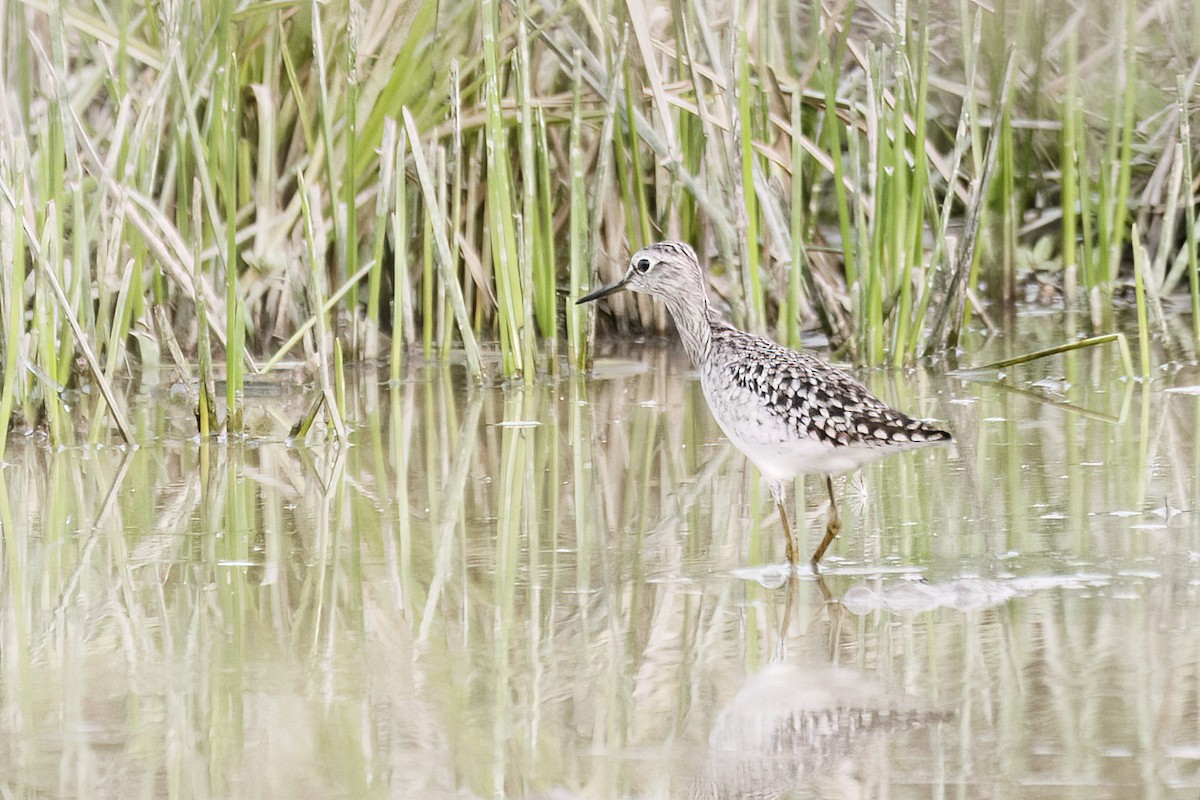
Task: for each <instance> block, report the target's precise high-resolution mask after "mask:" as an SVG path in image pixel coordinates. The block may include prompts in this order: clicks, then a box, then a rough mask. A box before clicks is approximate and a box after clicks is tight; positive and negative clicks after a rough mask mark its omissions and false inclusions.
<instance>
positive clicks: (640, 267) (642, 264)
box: [633, 258, 650, 272]
mask: <svg viewBox="0 0 1200 800" xmlns="http://www.w3.org/2000/svg"><path fill="white" fill-rule="evenodd" d="M633 268H634V269H636V270H637V271H638V272H646V271H647V270H648V269H650V259H648V258H639V259H638V262H637V263H636V264H634V265H633Z"/></svg>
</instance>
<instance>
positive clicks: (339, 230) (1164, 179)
mask: <svg viewBox="0 0 1200 800" xmlns="http://www.w3.org/2000/svg"><path fill="white" fill-rule="evenodd" d="M3 14H4V20H3V23H4V24H3V26H2V28H0V45H2V48H3V49H2V52H3V53H4V55H3V59H2V61H0V70H2V78H3V80H2V87H0V89H2V91H3V97H2V102H0V303H2V304H3V311H4V320H5V321H4V325H3V326H0V330H2V336H3V339H2V341H3V347H4V353H3V360H2V363H3V364H4V369H5V372H4V385H3V394H2V395H0V425H4V426H5V427H6V429H7V428H13V427H15V428H16V429H28V428H32V427H36V426H44V427H45V428H46V429H47V430H48V431H49V433H50V435H51V437H52V438H53V439H54V440H55V441H56V442H58V443H61V444H71V443H73V442H76V441H78V440H79V438H80V436H81V434H80V433H79V432H78V431H77V430H76V429H75V427H74V426H72V425H71V424H68V422H67V420H66V417H65V416H64V414H65V412H66V410H67V409H68V408H75V407H76V405H77V401H80V402H82V405H83V406H84V407H85V408H86V410H87V411H88V413H89V415H90V417H91V419H92V423H93V424H92V428H91V430H90V432H88V433H86V434H83V435H84V436H87V437H89V438H92V439H95V438H97V437H99V436H100V435H102V434H104V433H105V426H107V427H110V428H112V429H114V432H115V433H116V434H117V435H120V434H121V432H122V429H123V427H124V426H123V424H122V414H123V412H126V411H127V410H128V409H123V408H121V406H120V400H119V398H118V397H117V396H116V394H115V393H114V392H112V391H111V386H112V383H113V382H114V381H115V380H117V379H118V378H120V377H121V376H124V375H128V374H130V373H131V372H132V371H133V370H134V369H135V368H137V367H138V366H139V365H145V364H148V363H151V364H159V363H165V364H171V365H174V366H176V367H177V368H178V369H179V370H180V371H181V372H182V373H183V374H184V376H185V377H186V382H188V383H189V384H191V383H192V381H193V380H195V379H196V377H197V376H196V375H195V372H196V369H195V367H194V366H193V364H194V362H198V363H199V365H200V370H199V373H200V374H199V376H198V377H199V378H200V384H199V385H200V386H201V387H202V388H201V390H200V391H199V392H198V395H197V402H198V403H199V405H200V408H201V411H200V417H201V420H202V422H201V424H200V427H201V429H203V430H208V431H211V430H213V429H214V427H216V428H220V427H223V428H224V429H225V430H227V431H229V432H231V433H232V432H236V431H238V430H239V429H240V422H239V419H240V407H241V405H242V403H243V400H242V397H243V391H244V386H245V382H246V380H247V379H250V378H253V377H254V376H256V375H259V374H260V373H263V372H270V371H271V370H273V369H276V368H277V367H278V366H279V365H280V364H294V363H296V362H297V361H299V362H307V363H308V364H309V365H310V366H311V368H312V369H313V371H314V372H315V373H317V374H319V375H320V376H321V377H320V380H321V385H322V387H323V393H324V395H325V406H326V410H327V411H329V412H330V413H331V414H333V416H334V417H337V410H336V405H337V398H336V396H335V395H336V392H335V391H334V387H335V386H336V385H337V383H338V381H339V380H340V378H339V376H337V375H334V374H333V373H334V372H336V371H338V369H339V365H341V364H342V363H343V359H344V360H346V361H355V360H361V359H374V358H377V357H380V356H381V355H387V356H389V357H390V358H391V360H392V363H393V364H394V365H398V364H399V362H400V361H401V360H403V359H404V358H407V357H414V356H416V357H424V358H441V359H458V358H461V359H463V360H465V363H466V365H467V367H468V369H469V370H470V372H472V373H473V374H475V375H476V376H480V377H481V376H483V375H484V373H485V372H489V373H490V372H496V373H499V374H501V375H502V376H504V377H512V376H518V375H520V376H523V377H524V378H525V379H526V380H528V379H532V378H533V377H535V376H537V375H538V374H540V373H543V372H550V371H555V370H558V369H560V368H563V367H566V366H573V367H579V366H583V365H585V364H586V363H587V361H588V358H589V349H588V340H589V337H590V335H591V333H592V332H594V324H595V321H594V318H592V317H588V316H587V313H588V312H586V311H585V310H576V309H574V308H572V307H571V306H570V304H569V303H567V302H565V301H566V297H565V296H566V295H575V294H577V293H578V292H580V291H583V290H585V289H586V288H587V287H589V286H590V285H592V284H593V283H594V282H596V281H603V280H610V279H612V278H614V277H616V275H617V274H618V273H620V272H621V271H622V269H623V267H624V263H625V258H626V257H627V255H628V253H629V252H630V251H631V250H633V249H635V248H637V247H639V246H641V245H644V244H645V243H647V242H648V241H650V240H654V239H658V238H664V237H678V238H684V239H687V240H688V241H690V242H692V243H693V244H694V245H695V246H696V247H697V249H698V250H699V251H700V252H701V254H702V257H703V259H704V261H705V263H706V264H707V265H708V266H709V267H710V268H711V273H712V276H713V277H712V288H713V290H714V292H715V294H716V295H718V296H719V297H720V299H721V302H722V304H723V305H725V306H727V308H728V310H729V313H730V315H731V316H732V317H733V318H734V320H735V321H736V322H738V323H740V324H743V325H747V326H749V327H751V328H753V329H756V330H761V331H763V332H769V333H772V334H773V335H775V336H777V337H778V338H780V339H782V340H784V341H786V342H788V343H790V344H798V343H799V336H800V333H801V332H802V331H803V330H806V329H812V328H818V327H820V328H823V329H824V330H825V331H826V333H827V334H828V335H829V337H830V339H831V340H832V341H833V343H834V344H835V345H837V346H840V347H844V348H845V350H846V352H847V355H848V357H851V358H854V359H856V360H859V361H862V362H865V363H871V364H907V363H911V362H912V361H913V360H914V359H915V358H917V357H918V356H919V355H920V354H923V353H929V354H940V353H944V352H947V351H948V350H952V349H953V348H954V347H955V346H956V344H957V342H958V340H959V335H960V333H961V331H962V330H963V328H964V326H965V325H967V324H971V323H972V321H973V320H974V319H976V316H975V315H976V313H977V312H986V315H987V316H986V317H984V319H987V320H990V319H994V318H995V317H996V316H997V315H998V314H1003V313H1005V312H1006V311H1007V310H1008V309H1011V308H1012V307H1013V305H1014V303H1016V302H1018V301H1019V300H1020V298H1021V295H1022V292H1021V289H1022V288H1023V286H1024V285H1025V282H1026V279H1027V278H1028V276H1029V274H1033V273H1036V274H1038V275H1039V276H1043V279H1044V278H1045V276H1046V275H1048V276H1049V278H1048V280H1049V282H1050V283H1051V284H1053V285H1054V286H1056V287H1058V288H1059V290H1060V291H1062V292H1063V293H1064V300H1065V303H1064V305H1065V307H1066V308H1068V309H1075V308H1078V309H1082V310H1084V311H1086V320H1085V325H1086V327H1088V328H1089V329H1090V330H1089V332H1090V333H1092V334H1106V333H1109V332H1111V329H1112V326H1113V325H1114V320H1113V308H1114V305H1113V302H1112V300H1113V296H1114V292H1116V291H1117V290H1119V289H1121V288H1122V286H1123V284H1125V283H1127V282H1129V281H1130V280H1131V279H1132V276H1133V274H1134V271H1133V269H1132V264H1133V263H1134V259H1133V258H1132V255H1131V252H1130V251H1131V247H1132V238H1131V236H1130V231H1131V228H1132V225H1133V224H1134V223H1136V224H1137V226H1138V230H1139V231H1141V232H1142V239H1143V246H1144V247H1145V249H1146V252H1145V253H1142V255H1144V256H1145V257H1146V259H1145V267H1146V268H1145V270H1139V271H1138V274H1139V276H1140V278H1141V284H1140V285H1142V286H1143V288H1144V291H1145V294H1146V296H1147V301H1146V302H1147V303H1149V305H1150V311H1151V314H1152V315H1153V313H1154V308H1155V304H1156V302H1157V298H1158V297H1160V296H1161V295H1162V294H1163V293H1166V292H1170V291H1173V290H1174V289H1175V288H1176V287H1182V286H1184V285H1185V284H1186V285H1187V286H1188V287H1190V291H1191V294H1192V306H1193V308H1200V280H1198V279H1197V274H1196V273H1197V267H1196V263H1197V258H1196V229H1195V225H1196V222H1195V207H1194V198H1195V194H1196V192H1195V183H1194V177H1193V176H1194V174H1195V170H1194V165H1193V163H1192V159H1193V158H1194V153H1195V149H1196V148H1195V147H1194V146H1193V144H1192V142H1191V141H1190V137H1191V129H1192V128H1191V125H1190V120H1189V116H1190V114H1191V112H1192V109H1193V105H1194V103H1193V96H1194V94H1195V90H1196V86H1195V84H1196V79H1197V76H1198V75H1200V68H1198V67H1197V66H1196V65H1197V64H1198V63H1200V61H1198V60H1197V57H1198V56H1200V52H1198V48H1200V45H1198V44H1197V42H1198V41H1200V40H1198V38H1197V36H1196V35H1195V31H1196V30H1197V29H1198V28H1200V11H1198V10H1197V9H1196V8H1195V7H1194V5H1193V4H1192V3H1190V2H1186V0H1162V2H1158V3H1155V4H1153V5H1152V6H1146V7H1142V6H1140V5H1139V4H1136V3H1134V2H1133V0H1124V2H1121V3H1117V4H1115V5H1114V4H1110V3H1101V2H1098V0H1096V1H1095V2H1092V1H1091V0H1079V1H1078V2H1068V1H1067V0H1051V2H1037V1H1035V0H1012V2H1004V3H999V4H995V5H985V4H975V3H967V2H961V3H951V2H942V1H940V0H912V1H911V2H909V1H907V0H905V1H902V2H899V3H868V2H862V3H855V2H849V3H832V4H828V5H820V4H805V3H801V4H794V3H780V2H774V1H773V0H762V1H761V2H748V3H739V4H735V5H734V6H733V7H729V6H728V5H727V4H725V3H716V2H708V3H706V2H702V1H701V0H684V2H679V3H645V4H643V3H641V2H637V3H611V2H606V1H605V0H581V1H580V2H558V0H480V1H479V2H468V1H467V0H450V1H449V2H447V1H446V0H442V1H441V2H438V1H437V0H379V2H369V3H364V4H357V3H348V4H347V3H337V2H335V3H307V2H295V3H293V2H282V3H264V4H244V5H232V4H222V3H211V4H205V3H188V2H184V3H178V4H167V5H161V6H152V7H149V8H142V7H139V6H136V5H131V4H128V3H117V2H106V0H99V1H98V2H95V3H92V4H63V3H45V2H41V0H29V1H28V2H24V3H15V4H7V5H5V6H4V7H3ZM1139 257H1140V256H1139ZM55 287H57V289H56V288H55ZM59 290H61V291H59ZM1138 296H1139V297H1141V296H1142V295H1141V294H1140V293H1139V295H1138ZM222 298H223V300H222ZM614 303H620V304H623V308H622V309H621V312H622V313H621V314H620V316H619V320H620V321H619V322H616V323H614V324H617V325H619V326H621V328H622V329H623V330H658V329H661V328H662V327H663V326H664V325H665V324H666V320H665V316H664V314H663V312H662V310H661V309H659V308H656V307H655V305H654V304H653V303H650V302H648V301H647V300H646V299H645V298H636V297H623V298H620V299H616V300H614ZM589 320H590V321H589ZM606 324H607V323H606ZM1197 325H1198V326H1200V323H1197ZM1150 327H1151V328H1152V327H1153V326H1152V325H1151V326H1150ZM1197 331H1198V332H1200V327H1197ZM1198 335H1200V334H1198ZM386 336H390V337H391V344H390V345H389V344H387V343H386V342H385V341H384V338H383V337H386ZM560 339H563V340H565V343H566V344H565V347H560ZM335 341H336V342H338V343H340V345H339V346H340V347H341V353H340V355H339V356H336V357H335V351H336V348H335V344H334V343H335ZM481 342H483V343H495V346H494V347H491V348H484V347H483V346H482V345H481V344H480V343H481ZM489 352H494V353H495V354H497V356H498V358H496V359H490V358H488V357H487V356H488V355H489ZM397 369H398V367H394V368H393V371H392V376H393V377H396V376H398V374H399V373H398V371H397ZM221 378H224V387H225V391H224V392H223V393H222V394H223V397H218V396H217V394H216V388H217V384H215V383H213V382H212V381H213V380H219V379H221ZM77 391H78V392H81V393H80V394H79V395H78V396H77V395H76V394H74V393H75V392H77ZM218 404H219V405H221V406H223V417H220V418H218V417H217V416H214V415H212V414H211V413H210V411H211V410H213V409H215V408H217V406H218ZM101 420H103V423H101V422H100V421H101ZM335 426H336V427H339V429H340V423H336V422H335ZM125 433H128V432H125ZM110 435H111V434H110ZM0 446H2V445H0Z"/></svg>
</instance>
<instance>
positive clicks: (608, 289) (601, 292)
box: [575, 278, 629, 306]
mask: <svg viewBox="0 0 1200 800" xmlns="http://www.w3.org/2000/svg"><path fill="white" fill-rule="evenodd" d="M627 283H629V279H628V278H621V280H619V281H617V282H616V283H613V284H609V285H608V286H601V287H600V288H599V289H597V290H596V291H594V292H592V293H591V294H585V295H584V296H583V297H581V298H579V299H578V300H576V301H575V305H577V306H578V305H582V304H584V303H590V302H592V301H593V300H599V299H600V298H601V297H608V296H609V295H610V294H613V293H614V292H619V291H621V290H622V289H624V288H625V284H627Z"/></svg>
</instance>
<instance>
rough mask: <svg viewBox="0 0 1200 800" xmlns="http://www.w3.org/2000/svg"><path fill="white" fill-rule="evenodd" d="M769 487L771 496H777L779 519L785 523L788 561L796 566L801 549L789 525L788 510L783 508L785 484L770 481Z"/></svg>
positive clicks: (784, 531)
mask: <svg viewBox="0 0 1200 800" xmlns="http://www.w3.org/2000/svg"><path fill="white" fill-rule="evenodd" d="M767 487H768V488H769V489H770V490H771V496H772V497H774V498H775V508H776V509H778V510H779V521H780V522H782V523H783V535H784V537H785V540H786V542H787V545H786V548H787V560H788V563H789V564H791V565H792V566H793V567H794V566H796V564H798V563H799V561H800V558H799V551H798V550H797V549H796V537H795V536H794V535H793V534H792V526H791V525H788V518H787V511H785V510H784V508H783V496H784V493H785V490H784V486H783V484H782V483H776V482H775V481H768V483H767Z"/></svg>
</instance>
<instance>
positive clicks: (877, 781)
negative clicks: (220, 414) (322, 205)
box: [0, 337, 1200, 799]
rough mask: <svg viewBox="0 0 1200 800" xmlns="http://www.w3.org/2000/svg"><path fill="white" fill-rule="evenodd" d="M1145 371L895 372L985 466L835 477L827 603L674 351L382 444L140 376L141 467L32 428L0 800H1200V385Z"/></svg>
mask: <svg viewBox="0 0 1200 800" xmlns="http://www.w3.org/2000/svg"><path fill="white" fill-rule="evenodd" d="M1035 339H1036V337H1034V338H1033V339H1027V341H1026V343H1027V344H1028V345H1029V346H1027V347H1025V346H1023V347H1017V348H1013V350H1012V351H1013V352H1017V351H1025V350H1032V349H1036V348H1037V347H1038V346H1040V344H1039V342H1037V341H1036V340H1035ZM1057 341H1061V338H1059V339H1057ZM1051 343H1055V342H1054V341H1051ZM1006 354H1007V353H999V352H997V353H985V354H981V355H980V356H978V357H976V358H974V359H973V363H981V362H983V361H986V360H989V359H991V358H1000V357H1001V356H1003V355H1006ZM1160 357H1161V354H1160ZM1119 375H1120V367H1119V360H1118V358H1117V354H1116V352H1115V350H1110V349H1104V348H1098V349H1095V350H1091V351H1087V352H1082V353H1076V354H1073V355H1071V356H1069V357H1066V358H1061V357H1060V358H1058V359H1051V360H1047V361H1044V362H1037V363H1035V364H1033V365H1029V366H1026V367H1020V368H1014V369H1013V370H1011V374H1010V375H1009V376H1008V377H1007V378H1005V379H1003V380H1001V379H1000V378H998V377H997V376H996V375H995V373H987V374H985V373H970V372H965V371H964V372H957V373H955V372H951V373H950V374H948V375H947V374H934V373H929V372H914V373H903V374H898V373H867V374H865V375H862V377H863V378H864V380H866V381H867V382H868V383H869V384H870V385H871V386H872V388H873V389H875V390H876V391H877V393H879V394H880V395H881V396H882V397H883V398H884V399H886V400H888V401H889V402H891V403H893V404H895V405H898V406H899V407H901V408H903V409H905V410H907V411H909V412H910V413H914V414H917V415H921V416H928V417H934V418H938V419H941V420H944V421H945V422H946V424H947V425H948V426H949V427H950V429H951V430H952V431H953V432H954V433H955V435H956V437H957V442H956V443H955V444H954V445H953V446H951V447H944V448H940V449H927V450H921V451H917V452H912V453H907V454H902V455H898V456H895V457H893V458H889V459H887V460H885V461H883V462H880V463H878V464H875V465H872V466H870V467H868V468H867V469H866V470H865V471H864V472H863V473H862V475H861V476H858V477H851V478H846V479H842V480H840V481H838V483H837V488H838V494H839V498H840V509H841V512H842V516H843V522H844V532H843V534H842V535H841V536H840V537H839V539H838V540H837V541H836V542H835V544H834V546H833V548H832V549H831V551H830V554H829V555H827V557H826V564H825V570H824V572H823V578H822V579H821V580H817V579H815V578H813V577H812V576H811V575H810V574H808V573H807V571H805V573H804V574H802V575H801V576H800V578H799V580H796V581H786V580H785V579H784V571H783V567H782V561H783V540H782V535H781V532H780V528H779V523H778V520H777V519H776V517H775V515H774V511H773V508H772V506H771V503H770V499H769V494H768V492H767V491H766V488H765V486H763V485H762V484H761V481H760V480H759V477H758V475H757V473H756V472H755V470H754V468H753V467H752V466H750V465H749V464H748V463H747V462H746V460H745V459H744V458H743V457H742V456H741V455H740V454H739V453H737V452H736V451H734V450H733V449H732V448H731V447H730V445H729V444H728V443H726V442H724V440H723V439H722V438H721V436H720V433H719V431H718V429H717V428H716V425H715V423H714V422H713V420H712V418H711V417H710V416H709V415H708V412H707V410H706V408H705V406H704V400H703V396H702V394H701V392H700V389H699V385H698V383H697V382H696V380H695V378H694V375H693V374H692V372H691V371H690V369H689V367H688V365H687V363H686V357H685V356H684V354H683V353H682V352H681V351H678V350H676V349H672V348H663V347H659V346H653V345H649V344H638V345H635V346H633V347H630V348H628V349H627V350H626V351H625V352H623V353H621V354H620V355H619V356H606V357H604V358H602V359H601V360H600V361H599V362H598V364H597V375H596V377H595V378H594V379H589V380H587V381H582V380H573V379H563V380H561V381H558V382H544V383H541V384H538V385H535V386H531V387H525V386H522V385H514V386H509V387H501V388H492V389H475V388H470V387H468V386H466V384H465V383H464V382H463V380H462V377H461V375H460V374H459V373H458V371H456V370H453V369H449V370H440V369H433V368H426V369H419V370H416V372H415V373H414V375H413V376H412V377H411V378H410V379H409V380H407V381H406V382H405V383H403V384H402V385H400V386H398V387H395V388H389V387H388V386H386V385H384V384H380V383H379V382H378V381H377V380H376V378H375V376H374V375H370V376H363V379H362V381H361V383H360V385H359V386H358V387H357V391H353V392H351V403H352V409H351V411H350V413H349V414H348V416H349V417H350V418H351V419H353V420H355V428H354V432H353V445H352V446H351V447H349V448H338V447H336V446H334V445H332V444H322V445H312V446H308V447H296V446H293V445H292V444H290V443H289V442H288V441H287V440H286V438H285V433H286V430H287V427H288V426H289V425H290V424H291V422H293V421H294V420H295V419H296V418H298V417H299V416H300V415H301V414H303V411H304V409H305V408H306V407H307V405H308V397H307V396H306V395H305V394H304V392H303V391H301V390H300V389H296V390H292V391H282V392H280V393H279V394H278V395H277V396H274V397H268V398H262V399H261V400H260V399H259V398H256V399H255V401H254V405H255V406H256V408H255V410H254V411H253V412H252V413H251V414H249V416H250V418H251V420H252V425H254V427H255V430H256V431H258V432H259V433H261V434H263V435H262V437H261V438H256V439H255V440H254V441H253V442H252V443H218V442H214V443H211V444H207V445H204V446H201V444H200V443H199V442H198V441H196V440H194V439H191V438H189V436H190V433H189V431H190V430H191V428H189V425H190V426H192V427H194V420H189V419H188V418H187V414H186V409H181V407H180V406H179V405H177V404H173V403H172V401H171V397H172V395H171V392H170V388H169V387H167V386H165V385H156V386H149V387H135V388H133V389H131V391H132V392H133V395H132V397H133V398H134V399H133V402H132V403H131V409H130V412H129V416H130V417H132V418H134V419H136V420H137V425H138V426H139V428H140V431H141V434H142V438H143V441H144V442H145V443H144V444H143V446H141V447H139V448H137V449H127V448H122V447H100V448H94V447H90V448H76V449H70V450H65V451H61V452H50V451H48V450H47V449H46V448H45V447H44V446H40V445H38V444H37V443H36V442H34V441H28V442H24V441H11V442H10V443H9V448H8V453H7V456H6V457H7V463H6V464H5V465H4V468H3V470H0V481H2V483H3V485H2V486H0V489H2V490H3V491H0V503H2V504H3V507H0V524H2V526H3V546H4V547H3V555H4V560H3V573H2V575H3V582H2V584H0V589H2V593H0V631H2V639H0V646H2V648H3V649H2V650H0V792H2V793H3V795H4V796H6V797H33V796H37V797H56V796H57V797H74V796H91V797H116V796H120V797H123V798H126V797H168V796H169V797H216V796H220V797H253V798H259V797H288V798H292V797H322V798H323V797H431V798H437V797H476V796H478V797H483V796H499V795H502V794H504V795H508V796H525V797H545V798H568V797H618V796H627V797H678V796H686V795H688V794H691V795H694V796H700V797H737V796H746V795H749V794H752V793H756V796H764V797H775V796H787V797H892V798H896V797H930V796H935V797H1001V798H1003V797H1013V798H1016V797H1021V798H1026V797H1045V798H1058V797H1086V798H1089V799H1090V798H1098V797H1113V798H1117V797H1120V798H1125V797H1189V798H1194V797H1196V795H1197V792H1198V791H1200V635H1198V633H1197V630H1198V628H1200V624H1198V623H1200V515H1197V514H1196V513H1194V512H1195V508H1196V505H1197V498H1198V497H1200V447H1198V446H1197V430H1200V395H1198V394H1197V390H1196V387H1197V386H1200V371H1198V370H1197V369H1196V368H1195V367H1188V368H1179V369H1176V368H1172V369H1166V370H1157V371H1156V374H1155V377H1154V379H1153V380H1152V381H1151V382H1150V384H1149V385H1145V386H1143V385H1142V384H1140V383H1136V382H1131V381H1127V380H1124V379H1122V378H1120V377H1119ZM797 488H798V489H799V490H800V497H799V499H798V500H797V501H796V502H795V503H794V504H793V507H794V511H795V514H794V517H795V518H796V520H797V524H798V527H799V528H800V530H801V532H802V535H803V536H804V537H805V539H804V540H803V541H804V544H803V545H802V549H805V550H807V549H811V547H812V546H814V545H815V543H816V540H817V539H818V538H819V535H820V532H821V530H822V527H823V524H824V519H825V511H826V509H825V498H824V490H823V486H822V485H821V484H820V482H818V481H817V480H809V481H807V482H803V481H801V482H797Z"/></svg>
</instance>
